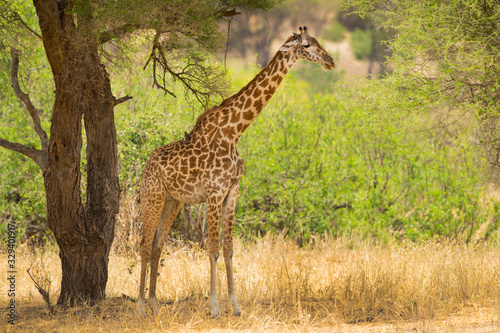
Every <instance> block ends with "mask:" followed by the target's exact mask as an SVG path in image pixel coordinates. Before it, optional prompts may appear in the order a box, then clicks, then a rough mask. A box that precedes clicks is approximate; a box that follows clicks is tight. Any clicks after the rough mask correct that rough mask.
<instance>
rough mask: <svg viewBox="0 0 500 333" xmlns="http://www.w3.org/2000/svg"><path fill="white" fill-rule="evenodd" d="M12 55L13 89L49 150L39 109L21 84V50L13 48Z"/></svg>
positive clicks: (45, 147) (11, 75)
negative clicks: (19, 72) (19, 73)
mask: <svg viewBox="0 0 500 333" xmlns="http://www.w3.org/2000/svg"><path fill="white" fill-rule="evenodd" d="M10 55H11V56H12V71H11V74H10V78H11V86H12V89H14V91H15V93H16V95H17V97H19V99H20V100H21V101H22V102H23V103H24V105H25V106H26V108H27V109H28V112H29V114H30V116H31V119H32V120H33V127H34V128H35V132H36V134H38V136H39V137H40V142H41V144H42V150H43V151H47V147H48V145H49V139H48V137H47V133H46V132H45V131H44V130H43V128H42V125H41V123H40V117H39V115H38V110H37V109H36V108H35V106H34V105H33V103H31V100H30V97H29V96H28V95H27V94H25V93H24V92H23V91H22V90H21V88H20V86H19V78H18V71H19V55H20V52H19V51H18V50H16V49H14V48H12V49H11V50H10Z"/></svg>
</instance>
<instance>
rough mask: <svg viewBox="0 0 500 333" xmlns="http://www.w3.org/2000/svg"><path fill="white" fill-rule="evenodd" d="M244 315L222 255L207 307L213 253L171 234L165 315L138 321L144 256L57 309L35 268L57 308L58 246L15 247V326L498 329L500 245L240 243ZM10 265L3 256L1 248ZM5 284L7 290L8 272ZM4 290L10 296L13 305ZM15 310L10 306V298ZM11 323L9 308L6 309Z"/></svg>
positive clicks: (122, 261)
mask: <svg viewBox="0 0 500 333" xmlns="http://www.w3.org/2000/svg"><path fill="white" fill-rule="evenodd" d="M235 250H236V253H235V262H236V265H235V267H236V268H235V276H236V279H237V280H236V282H237V288H238V290H237V294H238V297H239V301H240V306H241V308H242V311H243V313H242V316H241V317H234V316H232V315H231V307H230V304H229V302H228V301H227V300H226V297H227V290H226V281H225V274H224V271H225V268H224V265H223V263H219V270H218V274H219V275H218V277H219V281H218V292H219V301H220V307H221V311H222V313H223V314H222V315H221V316H220V317H219V318H216V319H211V318H210V310H209V308H208V299H207V296H208V293H209V276H208V269H209V265H208V259H207V258H206V254H205V253H204V251H203V250H201V249H200V248H198V247H197V246H196V245H195V244H190V243H182V242H169V244H167V246H166V250H165V251H164V253H163V256H162V262H161V269H160V276H159V279H158V294H157V296H158V299H159V301H160V304H161V305H160V310H159V316H158V317H156V318H155V317H154V316H153V315H152V313H151V311H150V312H149V313H148V317H147V318H146V319H143V318H140V317H139V314H138V311H137V304H136V303H135V300H134V299H135V298H136V297H137V289H138V284H139V270H140V265H139V257H138V256H137V254H136V253H135V251H133V250H130V252H128V253H113V254H112V255H111V257H110V267H109V281H108V286H107V290H106V294H107V297H108V298H107V299H106V300H104V301H102V302H99V303H98V304H97V305H96V306H89V305H88V304H83V305H80V306H77V307H74V308H68V307H62V306H55V307H54V314H51V313H50V311H49V309H48V307H47V305H46V304H45V303H44V301H43V300H42V297H41V296H40V294H39V293H38V292H37V290H36V289H35V287H34V283H33V282H32V281H31V279H30V278H29V276H28V274H27V273H26V270H27V269H28V268H30V272H31V274H32V275H33V277H34V279H35V280H36V281H37V283H39V284H40V286H42V288H44V289H45V290H47V291H48V292H49V294H50V295H51V303H52V304H54V302H55V300H56V299H57V295H58V287H59V283H60V264H59V258H58V256H57V251H56V250H55V248H54V247H50V246H49V248H46V249H45V250H41V249H35V250H33V249H29V248H28V247H26V246H24V245H22V246H19V247H18V248H17V249H16V265H17V267H16V268H17V273H16V283H15V289H16V297H15V300H16V311H17V313H16V315H17V321H16V323H15V325H9V324H7V325H0V327H1V329H0V332H17V331H30V332H95V331H106V332H127V331H130V332H137V331H144V332H146V331H147V332H150V331H170V332H190V331H210V332H234V331H238V332H500V320H499V315H500V312H499V306H498V305H499V300H500V290H499V288H498V286H499V285H500V284H499V283H500V274H499V272H500V269H499V268H500V255H499V254H500V249H499V248H498V246H497V245H495V244H489V245H484V244H483V245H475V246H469V245H460V244H443V243H425V244H419V245H416V244H397V245H374V244H371V243H370V242H368V241H358V240H354V239H325V240H317V241H316V242H315V244H314V245H311V246H308V247H306V248H299V247H298V246H297V245H296V243H294V242H292V241H287V240H284V239H283V238H281V237H266V238H264V239H262V240H258V241H247V242H243V241H241V240H239V239H237V240H236V247H235ZM1 257H2V260H3V262H7V256H6V254H5V253H4V254H2V256H1ZM0 288H1V289H2V290H8V289H9V285H8V284H7V282H6V279H2V281H0ZM10 299H12V298H10V297H8V295H7V293H6V292H4V293H2V294H1V296H0V301H1V303H2V304H5V305H6V304H8V302H9V301H10ZM2 308H3V309H4V311H5V314H7V309H6V306H2ZM2 317H3V318H2V320H5V318H6V316H5V315H2Z"/></svg>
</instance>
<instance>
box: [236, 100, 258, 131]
mask: <svg viewBox="0 0 500 333" xmlns="http://www.w3.org/2000/svg"><path fill="white" fill-rule="evenodd" d="M249 100H250V99H249ZM254 117H255V116H254V113H253V111H252V110H250V111H246V112H243V119H245V120H252V119H253V118H254ZM240 125H241V123H240V124H238V132H239V131H240Z"/></svg>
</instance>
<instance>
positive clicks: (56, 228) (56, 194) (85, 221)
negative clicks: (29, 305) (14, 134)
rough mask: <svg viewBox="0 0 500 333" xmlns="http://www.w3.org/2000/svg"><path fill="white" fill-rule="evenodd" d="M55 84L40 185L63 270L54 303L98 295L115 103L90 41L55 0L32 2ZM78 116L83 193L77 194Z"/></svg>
mask: <svg viewBox="0 0 500 333" xmlns="http://www.w3.org/2000/svg"><path fill="white" fill-rule="evenodd" d="M34 4H35V7H36V9H37V15H38V17H39V20H40V28H41V31H42V37H43V43H44V47H45V51H46V54H47V57H48V60H49V62H50V65H51V68H52V72H53V75H54V82H55V88H56V89H55V102H54V108H53V111H52V119H51V128H50V141H49V146H48V152H47V153H48V158H47V168H46V171H45V172H44V184H45V189H46V198H47V222H48V225H49V228H50V229H51V230H52V232H53V233H54V236H55V238H56V240H57V243H58V245H59V250H60V253H59V256H60V258H61V265H62V281H61V294H60V296H59V300H58V304H63V303H65V302H66V301H69V302H70V304H71V305H73V304H74V303H75V302H77V301H80V300H90V301H92V302H93V301H95V300H99V299H101V298H103V297H105V290H106V282H107V276H108V256H109V251H110V248H111V244H112V242H113V236H114V224H115V216H116V214H117V213H118V207H119V196H120V188H119V183H118V168H117V159H118V158H117V151H116V130H115V125H114V111H113V109H114V105H115V99H114V97H113V95H112V93H111V84H110V81H109V76H108V74H107V72H106V70H105V68H104V66H103V65H102V64H101V63H100V58H99V53H98V48H97V43H94V42H93V41H92V39H90V40H89V38H88V37H85V36H86V35H85V33H82V30H83V28H82V27H83V26H84V24H79V26H78V28H77V27H76V25H75V23H74V18H73V17H72V15H71V14H65V13H64V8H61V7H60V5H59V7H58V3H57V2H56V1H54V0H45V1H44V0H39V1H37V0H35V1H34ZM82 117H83V119H84V121H85V133H86V136H87V148H86V149H87V156H86V162H87V166H86V167H87V191H86V202H85V204H83V202H82V195H81V165H80V162H81V149H82Z"/></svg>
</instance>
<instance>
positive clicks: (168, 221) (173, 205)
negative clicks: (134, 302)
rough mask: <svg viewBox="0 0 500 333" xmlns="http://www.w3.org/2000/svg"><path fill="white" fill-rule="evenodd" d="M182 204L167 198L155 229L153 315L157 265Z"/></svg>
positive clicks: (151, 296)
mask: <svg viewBox="0 0 500 333" xmlns="http://www.w3.org/2000/svg"><path fill="white" fill-rule="evenodd" d="M181 207H182V203H181V202H179V201H176V200H174V199H173V198H171V197H170V198H167V201H165V204H164V205H163V210H162V213H161V217H160V221H159V223H158V227H157V229H156V233H155V238H154V240H153V244H152V248H151V275H150V280H149V303H150V304H151V305H152V307H153V309H154V311H155V315H158V306H157V302H156V281H157V278H158V263H159V261H160V256H161V250H162V248H163V245H164V244H165V240H166V238H167V236H168V232H169V231H170V227H171V226H172V223H173V222H174V220H175V217H176V216H177V214H178V213H179V210H180V209H181Z"/></svg>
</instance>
